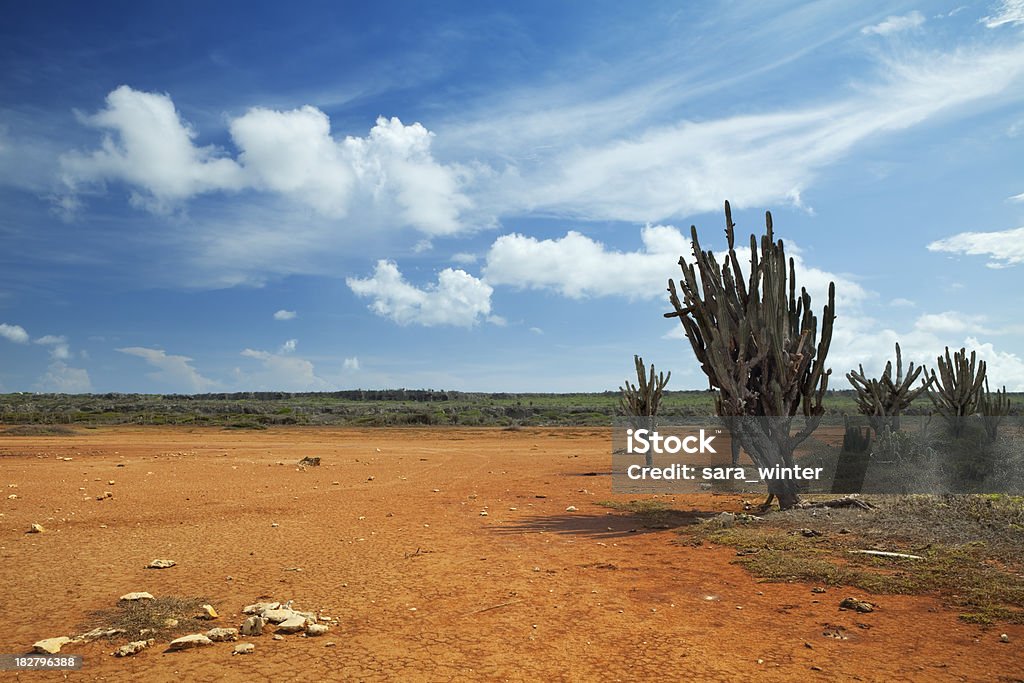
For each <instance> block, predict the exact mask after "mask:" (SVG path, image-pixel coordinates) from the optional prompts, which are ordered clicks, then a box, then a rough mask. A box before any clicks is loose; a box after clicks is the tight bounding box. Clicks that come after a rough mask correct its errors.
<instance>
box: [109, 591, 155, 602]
mask: <svg viewBox="0 0 1024 683" xmlns="http://www.w3.org/2000/svg"><path fill="white" fill-rule="evenodd" d="M153 599H154V598H153V596H152V595H150V594H149V593H146V592H145V591H140V592H138V593H125V594H124V595H122V596H121V597H119V598H118V600H124V601H125V602H135V601H136V600H153Z"/></svg>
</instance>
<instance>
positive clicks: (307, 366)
mask: <svg viewBox="0 0 1024 683" xmlns="http://www.w3.org/2000/svg"><path fill="white" fill-rule="evenodd" d="M241 353H242V356H244V357H246V358H252V359H253V360H257V361H259V362H260V365H261V369H260V370H259V371H256V372H253V373H243V372H241V371H238V373H237V381H238V382H239V383H240V384H241V385H242V386H244V387H245V388H247V389H249V390H256V391H326V390H329V389H331V388H332V386H331V384H330V383H329V382H327V380H325V379H323V378H321V377H318V376H317V374H316V368H315V367H314V365H313V363H311V362H310V361H308V360H306V359H305V358H299V357H298V356H295V355H292V354H290V353H270V352H269V351H260V350H257V349H245V350H243V351H242V352H241Z"/></svg>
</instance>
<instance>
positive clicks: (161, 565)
mask: <svg viewBox="0 0 1024 683" xmlns="http://www.w3.org/2000/svg"><path fill="white" fill-rule="evenodd" d="M175 564H177V563H176V562H175V561H174V560H153V561H152V562H150V563H149V564H147V565H146V569H169V568H170V567H173V566H174V565H175Z"/></svg>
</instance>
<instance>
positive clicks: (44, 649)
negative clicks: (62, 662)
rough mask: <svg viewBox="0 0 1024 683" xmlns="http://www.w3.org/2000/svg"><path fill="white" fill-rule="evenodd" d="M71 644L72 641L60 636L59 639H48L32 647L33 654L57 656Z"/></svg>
mask: <svg viewBox="0 0 1024 683" xmlns="http://www.w3.org/2000/svg"><path fill="white" fill-rule="evenodd" d="M70 642H71V639H70V638H68V637H67V636H60V637H59V638H46V639H44V640H40V641H38V642H36V643H33V645H32V652H35V653H38V654H41V655H55V654H57V653H58V652H60V649H61V648H62V647H64V646H65V645H67V644H68V643H70Z"/></svg>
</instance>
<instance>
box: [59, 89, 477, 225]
mask: <svg viewBox="0 0 1024 683" xmlns="http://www.w3.org/2000/svg"><path fill="white" fill-rule="evenodd" d="M80 119H81V121H82V122H83V123H84V124H86V125H88V126H91V127H94V128H99V129H101V130H104V131H106V133H105V135H104V137H103V139H102V142H101V144H100V147H99V148H98V149H95V150H93V151H91V152H77V151H76V152H70V153H67V154H64V155H63V156H62V157H61V159H60V163H61V175H62V179H63V182H64V184H65V185H66V187H67V189H68V191H69V192H70V193H71V195H74V194H76V193H77V192H79V191H81V190H83V189H89V188H95V187H98V186H102V185H103V183H105V182H108V181H117V182H123V183H125V184H127V185H129V186H130V187H131V188H132V199H133V202H134V203H136V204H137V205H141V206H144V207H146V208H148V209H150V210H154V211H160V212H163V211H167V210H168V209H170V208H173V207H174V206H175V205H177V204H178V203H181V202H183V201H184V200H187V199H190V198H192V197H195V196H197V195H200V194H204V193H209V192H217V191H225V192H235V191H240V190H245V189H249V190H257V191H260V192H265V193H270V194H273V195H276V196H282V197H286V198H288V199H290V200H292V201H294V202H296V203H298V204H300V205H303V206H307V207H311V208H312V209H314V210H315V211H316V212H318V213H320V214H322V215H324V216H328V217H331V218H335V219H341V218H344V217H346V216H350V215H352V214H355V215H354V216H351V217H353V218H354V219H358V220H357V222H359V221H362V220H363V219H365V218H367V217H369V218H373V219H376V223H377V224H380V225H392V224H397V225H405V226H411V227H414V228H416V229H418V230H420V231H422V232H425V233H427V234H430V235H446V234H452V233H455V232H458V231H460V230H462V229H464V228H465V227H466V226H465V225H463V223H462V213H463V212H464V211H467V210H469V209H470V208H471V207H472V202H471V201H470V200H469V199H468V197H467V196H466V195H465V194H464V192H463V188H462V186H463V185H464V184H465V182H466V181H467V180H468V179H469V176H470V175H471V174H470V172H469V171H468V169H466V168H463V167H461V166H456V165H452V166H446V165H443V164H441V163H439V162H438V161H436V160H435V159H434V158H433V155H432V153H431V139H432V138H433V133H431V132H430V131H428V130H427V129H426V128H424V127H423V126H422V125H420V124H419V123H413V124H411V125H405V124H403V123H402V122H401V120H399V119H398V118H397V117H393V118H385V117H380V118H378V119H377V121H376V123H375V124H374V126H373V127H372V128H371V129H370V132H369V134H368V135H367V136H366V137H353V136H347V137H344V138H340V139H339V138H336V137H335V136H334V135H332V133H331V124H330V119H329V118H328V116H327V114H325V113H324V112H322V111H320V110H319V109H316V108H315V107H311V106H304V107H301V108H299V109H293V110H289V111H276V110H272V109H266V108H262V107H254V108H252V109H250V110H249V111H247V112H246V113H245V114H243V115H242V116H239V117H237V118H234V119H231V120H230V121H229V125H228V129H229V132H230V135H231V139H232V141H233V142H234V144H235V146H236V147H237V149H238V150H239V152H238V155H237V158H232V157H231V156H229V155H228V154H227V153H226V152H225V151H224V150H220V149H217V148H216V147H213V146H206V147H199V146H197V145H196V144H195V138H196V137H198V134H197V132H196V131H195V130H193V129H192V128H191V126H189V124H188V123H186V122H185V121H183V120H182V119H181V117H180V116H179V114H178V112H177V110H176V109H175V105H174V102H173V101H172V100H171V98H170V96H169V95H166V94H160V93H149V92H143V91H139V90H134V89H132V88H131V87H129V86H126V85H123V86H121V87H119V88H117V89H116V90H114V91H112V92H111V93H110V94H109V95H107V99H106V107H105V108H104V109H102V110H100V111H99V112H97V113H96V114H93V115H87V116H86V115H83V116H80ZM63 199H64V200H68V197H64V198H63ZM71 199H72V204H73V203H74V202H73V197H72V198H71Z"/></svg>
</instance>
